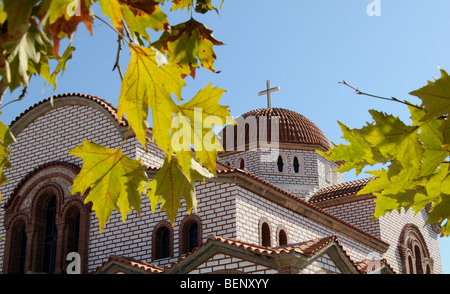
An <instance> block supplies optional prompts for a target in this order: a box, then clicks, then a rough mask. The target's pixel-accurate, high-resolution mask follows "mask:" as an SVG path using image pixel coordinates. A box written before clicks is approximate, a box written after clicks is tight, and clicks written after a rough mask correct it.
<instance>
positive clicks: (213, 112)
mask: <svg viewBox="0 0 450 294" xmlns="http://www.w3.org/2000/svg"><path fill="white" fill-rule="evenodd" d="M223 93H225V90H223V89H219V88H212V87H211V84H208V85H207V86H206V87H205V88H204V89H202V90H200V91H198V93H197V94H196V95H195V96H194V98H192V99H191V100H190V101H188V102H186V103H184V104H182V105H179V106H178V109H179V114H180V115H182V116H183V117H185V118H186V120H185V127H187V128H189V132H188V133H189V134H190V136H191V138H192V141H191V142H190V143H192V145H193V146H194V151H195V155H196V158H197V159H198V160H199V162H200V163H201V164H203V165H205V166H206V168H208V170H209V171H210V172H211V173H212V174H213V175H216V162H217V153H218V152H221V151H223V148H222V145H221V144H220V142H219V140H218V138H217V136H215V134H214V131H213V129H212V126H213V125H216V126H224V125H225V124H226V123H230V122H231V121H230V120H229V119H228V120H227V117H228V118H229V116H230V111H229V110H228V107H227V106H222V105H220V104H219V100H220V98H221V97H222V94H223Z"/></svg>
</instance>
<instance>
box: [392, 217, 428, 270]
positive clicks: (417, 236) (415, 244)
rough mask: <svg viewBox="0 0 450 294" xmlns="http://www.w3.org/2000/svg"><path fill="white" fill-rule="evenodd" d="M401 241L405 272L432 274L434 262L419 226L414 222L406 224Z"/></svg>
mask: <svg viewBox="0 0 450 294" xmlns="http://www.w3.org/2000/svg"><path fill="white" fill-rule="evenodd" d="M400 241H401V245H400V249H401V251H400V252H401V254H402V261H403V272H404V273H405V274H431V273H432V264H433V262H432V259H431V258H430V256H429V252H428V248H427V246H426V243H425V240H424V238H423V236H422V234H421V233H420V230H419V228H418V227H417V226H415V225H413V224H408V225H406V226H405V227H404V228H403V231H402V235H401V240H400Z"/></svg>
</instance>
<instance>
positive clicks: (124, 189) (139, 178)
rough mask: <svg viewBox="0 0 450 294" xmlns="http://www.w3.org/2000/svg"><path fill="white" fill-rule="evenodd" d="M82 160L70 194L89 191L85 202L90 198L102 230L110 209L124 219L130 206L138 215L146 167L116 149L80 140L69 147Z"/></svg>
mask: <svg viewBox="0 0 450 294" xmlns="http://www.w3.org/2000/svg"><path fill="white" fill-rule="evenodd" d="M69 153H70V154H72V155H74V156H77V157H80V158H81V159H83V166H82V168H81V171H80V173H79V174H78V175H77V177H76V178H75V179H74V181H73V186H72V191H71V193H72V194H75V193H80V194H81V195H84V194H85V193H86V192H89V194H88V195H87V197H86V199H85V203H87V202H89V201H92V204H93V206H92V208H93V210H95V211H96V215H97V218H98V220H99V225H100V233H101V232H102V230H103V228H104V226H105V224H106V222H107V221H108V219H109V217H110V215H111V212H112V211H113V210H119V211H120V212H121V214H122V219H123V221H124V222H125V219H126V216H127V214H128V212H130V211H131V210H132V208H133V207H134V208H135V209H136V211H137V213H138V214H140V205H141V194H140V187H139V186H140V185H142V184H143V183H144V182H148V178H147V175H146V173H145V170H146V166H144V165H143V164H141V163H140V162H139V161H138V160H134V159H131V158H129V157H127V156H126V155H124V154H123V153H122V151H121V150H120V149H118V150H115V149H110V148H107V147H104V146H101V145H99V144H97V143H95V142H90V141H87V140H83V145H79V146H77V147H75V148H74V149H72V150H70V152H69Z"/></svg>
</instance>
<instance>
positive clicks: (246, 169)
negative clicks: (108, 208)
mask: <svg viewBox="0 0 450 294" xmlns="http://www.w3.org/2000/svg"><path fill="white" fill-rule="evenodd" d="M269 92H270V91H269ZM268 106H269V107H267V108H263V109H256V110H250V111H249V112H247V113H245V114H243V115H242V116H241V117H240V118H237V119H236V120H237V121H238V123H239V122H243V125H242V124H238V125H237V126H230V127H226V128H225V129H224V130H223V131H222V132H221V134H220V135H221V137H222V138H223V143H224V147H226V148H225V152H224V153H221V154H220V158H219V162H218V163H217V177H214V178H211V179H207V180H206V183H203V182H198V183H197V184H196V191H197V199H198V208H197V211H196V213H192V214H190V215H189V214H188V213H187V212H186V206H185V203H184V202H183V201H182V208H180V210H179V213H178V215H177V217H176V219H175V222H174V225H173V226H172V225H171V224H170V222H169V221H168V220H167V218H166V216H165V213H164V212H160V211H159V208H158V207H157V208H156V211H155V213H152V211H151V208H150V201H149V199H148V198H147V197H146V196H142V209H141V215H140V216H137V214H136V213H135V212H132V213H130V214H129V215H128V217H127V220H126V222H125V223H124V222H122V218H121V215H120V213H118V212H116V211H114V212H113V213H112V215H111V217H110V219H109V220H108V222H107V223H106V226H105V227H104V229H103V232H102V233H101V234H100V232H99V226H98V220H97V218H96V216H95V213H94V212H93V211H92V210H91V205H90V203H87V204H85V203H84V198H83V197H81V196H78V195H70V191H71V186H72V182H73V179H74V178H75V177H76V175H77V173H78V172H79V171H80V169H81V166H82V161H81V159H80V158H78V157H75V156H72V155H71V154H69V150H71V149H73V148H74V147H75V146H77V145H80V144H81V140H82V139H86V140H91V141H95V142H96V143H98V144H102V145H103V146H106V147H110V148H118V147H119V146H121V144H122V141H123V140H124V138H127V139H126V140H125V141H124V143H123V145H122V150H123V152H124V153H125V154H126V155H127V156H129V157H131V158H139V159H141V160H142V162H143V163H144V164H145V165H146V166H148V169H147V174H148V176H149V179H152V178H153V177H154V176H155V174H156V173H157V171H158V169H159V168H160V167H161V165H162V163H163V160H164V156H163V153H162V151H161V150H160V149H158V147H157V146H156V145H155V144H153V143H150V145H149V147H148V148H147V150H146V149H144V148H143V147H142V146H141V145H140V143H139V142H138V141H137V140H136V138H135V137H133V136H131V137H127V136H126V134H127V131H128V122H127V120H126V119H125V118H119V117H117V109H116V108H115V107H114V106H113V105H111V104H110V103H108V102H106V101H105V100H103V99H101V98H98V97H94V96H90V95H84V94H64V95H58V96H55V97H53V105H52V104H51V101H50V99H46V100H43V101H41V102H39V103H37V104H35V105H34V106H32V107H30V108H29V109H27V110H26V111H24V112H23V113H22V114H20V115H19V116H18V117H17V118H16V119H15V120H14V121H13V122H12V123H11V130H12V132H13V134H14V136H15V137H16V139H17V142H16V143H14V144H12V145H11V160H10V162H11V167H10V168H8V169H6V170H5V176H6V177H7V179H8V182H7V183H6V184H4V185H2V186H1V187H0V193H1V195H2V199H1V203H0V205H1V208H0V209H1V213H0V221H1V222H0V223H1V226H0V238H2V239H1V241H0V271H1V272H2V273H4V274H10V273H52V274H65V273H74V272H75V273H81V274H117V273H126V274H206V273H218V274H331V273H338V274H374V273H375V274H379V273H381V274H436V273H442V267H441V257H440V250H439V235H440V228H439V226H438V225H437V224H434V225H426V226H425V224H426V222H427V211H422V212H421V213H418V214H417V215H414V213H413V212H412V211H407V212H402V213H398V212H392V213H390V214H387V215H386V216H384V217H382V218H380V219H377V220H375V221H372V216H373V212H374V209H375V203H374V198H375V197H374V196H373V195H361V196H356V193H357V192H358V191H359V190H361V189H362V188H363V187H364V185H366V184H367V183H368V182H369V181H370V179H362V180H356V181H351V182H345V181H344V177H343V175H342V174H339V173H336V172H334V171H333V170H334V169H335V168H336V167H337V166H338V163H335V162H329V161H327V160H326V159H325V158H324V157H322V156H321V155H319V154H318V153H317V152H316V150H322V151H326V150H328V149H329V148H330V143H329V141H328V139H327V137H326V136H325V134H323V132H322V131H321V130H320V129H319V128H318V127H317V126H316V125H315V124H314V123H313V122H312V121H310V120H309V119H308V118H306V117H305V116H304V115H302V114H299V113H297V112H295V111H293V110H288V109H281V108H272V107H271V105H268ZM274 122H276V123H274ZM252 124H253V125H252ZM240 126H242V128H240ZM247 126H248V127H247ZM272 126H276V128H275V129H274V128H273V127H272ZM254 127H256V129H255V128H254ZM250 129H251V130H258V131H257V132H250ZM240 130H244V131H240ZM255 134H256V135H255ZM275 135H276V136H277V137H278V138H277V140H274V136H275ZM148 136H149V138H151V137H152V130H151V129H149V130H148ZM255 138H256V139H255ZM275 141H276V142H275ZM275 143H277V144H275ZM74 262H75V263H74Z"/></svg>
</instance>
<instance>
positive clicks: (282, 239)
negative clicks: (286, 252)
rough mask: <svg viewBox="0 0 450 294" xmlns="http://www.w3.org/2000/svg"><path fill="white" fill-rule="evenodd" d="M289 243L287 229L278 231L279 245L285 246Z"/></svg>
mask: <svg viewBox="0 0 450 294" xmlns="http://www.w3.org/2000/svg"><path fill="white" fill-rule="evenodd" d="M287 244H288V241H287V235H286V231H285V230H283V229H281V230H279V231H278V245H279V246H284V245H287Z"/></svg>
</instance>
